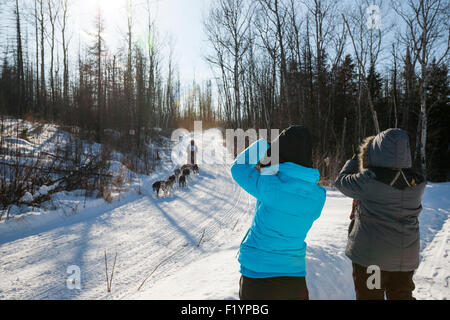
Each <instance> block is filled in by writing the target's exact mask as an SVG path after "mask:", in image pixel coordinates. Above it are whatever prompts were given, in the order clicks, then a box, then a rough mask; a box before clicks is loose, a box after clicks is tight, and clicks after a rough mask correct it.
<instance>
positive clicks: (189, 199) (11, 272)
mask: <svg viewBox="0 0 450 320" xmlns="http://www.w3.org/2000/svg"><path fill="white" fill-rule="evenodd" d="M190 139H191V136H190V135H187V136H185V137H184V138H183V139H182V141H181V143H179V144H178V145H177V146H176V148H175V149H174V150H173V152H172V162H170V163H169V162H168V163H167V165H166V166H165V167H164V168H163V169H161V170H159V171H158V172H155V173H154V174H153V175H152V176H150V177H146V176H141V177H140V180H139V182H138V184H139V187H140V190H141V192H140V193H139V192H138V191H137V190H135V189H131V190H130V191H129V192H127V193H126V194H123V195H122V196H121V197H120V200H117V199H116V200H115V201H113V203H111V204H108V203H106V202H104V201H103V200H102V199H89V200H88V202H89V203H88V204H87V205H86V208H85V209H81V210H78V213H77V214H73V215H67V214H62V213H61V212H58V211H56V212H53V213H52V212H49V213H47V214H45V215H40V216H27V217H25V218H24V219H21V220H14V221H10V222H8V223H3V224H0V274H1V275H2V277H0V299H237V298H238V281H239V277H240V274H239V272H238V269H239V265H238V263H237V260H236V254H237V251H238V248H239V244H240V242H241V240H242V238H243V236H244V234H245V232H246V231H247V228H248V227H249V225H250V222H251V219H252V214H253V210H254V205H255V199H253V198H252V197H251V196H249V195H248V194H246V193H245V192H244V191H242V190H241V189H240V188H239V187H238V186H237V185H236V184H235V183H234V182H233V180H232V178H231V176H230V172H229V167H228V165H224V164H214V160H217V161H216V162H222V160H223V159H214V157H219V155H221V154H226V152H225V148H224V147H223V146H222V143H221V141H220V139H218V136H217V133H216V131H214V130H210V131H208V132H207V133H206V134H205V136H204V141H203V145H200V148H201V147H203V148H204V149H208V148H210V149H211V150H215V151H216V153H208V156H207V157H206V159H204V160H205V162H207V163H211V164H204V165H201V167H200V175H199V176H195V177H192V178H191V179H190V180H189V182H188V188H187V189H186V190H180V189H175V190H174V192H173V194H172V195H171V196H168V197H163V198H156V197H155V196H154V195H153V193H152V190H151V185H152V183H153V182H154V181H155V180H159V179H163V178H164V179H166V178H167V177H168V175H169V174H171V172H172V170H173V169H174V168H175V167H176V166H178V165H180V164H182V163H184V161H185V160H184V158H183V156H182V155H183V154H184V150H185V147H186V146H187V144H188V142H189V140H190ZM25 147H26V146H25ZM217 151H220V152H217ZM226 156H227V157H228V160H230V155H226ZM449 192H450V183H443V184H429V185H428V187H427V189H426V192H425V197H424V201H423V204H424V211H423V212H422V214H421V218H420V224H421V234H422V237H421V239H422V249H421V250H422V251H421V252H422V254H421V258H422V259H421V265H420V268H419V270H418V271H417V273H416V275H415V280H416V287H417V288H416V291H415V295H416V297H417V298H419V299H448V298H450V287H449V270H450V264H449V257H448V250H449V248H450V240H449V235H450V220H449V219H448V216H449V208H450V201H449V199H448V198H447V196H448V194H449ZM72 201H80V202H81V201H84V199H72ZM351 202H352V201H351V199H348V198H346V197H344V196H343V195H342V194H340V193H339V192H338V191H335V190H332V189H328V190H327V202H326V205H325V208H324V210H323V213H322V216H321V217H320V218H319V220H318V221H316V223H315V224H314V226H313V228H312V229H311V231H310V233H309V234H308V238H307V240H306V241H307V243H308V251H307V273H308V276H307V283H308V288H309V290H310V297H311V299H354V292H353V282H352V277H351V263H350V261H349V260H348V259H347V258H346V257H345V254H344V251H345V245H346V236H347V227H348V224H349V219H348V216H349V213H350V208H351ZM50 217H51V218H50ZM105 251H106V252H107V256H108V268H109V269H108V270H109V271H111V266H112V263H113V259H114V256H115V254H116V253H117V263H116V266H115V272H114V278H113V283H112V292H111V293H108V292H107V291H106V280H105V256H104V254H105ZM70 266H77V267H79V270H80V272H81V273H80V279H81V289H80V290H78V289H75V290H70V289H69V288H68V287H67V285H66V280H67V278H68V277H69V276H70V272H69V273H68V268H69V267H70ZM138 288H140V290H138Z"/></svg>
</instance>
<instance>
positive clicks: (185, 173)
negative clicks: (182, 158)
mask: <svg viewBox="0 0 450 320" xmlns="http://www.w3.org/2000/svg"><path fill="white" fill-rule="evenodd" d="M191 172H192V174H193V175H199V168H198V165H197V164H194V165H192V164H185V165H183V166H182V167H181V168H178V169H175V171H174V174H172V175H171V176H170V177H169V178H168V179H167V180H161V181H156V182H155V183H154V184H153V191H154V192H155V193H156V196H157V197H159V192H160V191H162V194H163V195H164V196H170V195H171V194H172V190H173V189H174V187H175V186H176V185H177V184H178V187H179V188H180V189H184V188H186V187H187V181H188V177H190V176H191Z"/></svg>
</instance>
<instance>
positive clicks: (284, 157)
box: [263, 126, 312, 168]
mask: <svg viewBox="0 0 450 320" xmlns="http://www.w3.org/2000/svg"><path fill="white" fill-rule="evenodd" d="M277 147H278V150H279V161H275V160H273V161H271V162H270V163H269V164H267V165H265V166H269V165H275V164H278V163H284V162H292V163H295V164H298V165H301V166H303V167H307V168H312V139H311V134H310V132H309V130H308V129H307V128H306V127H304V126H292V127H289V128H288V129H285V130H284V131H283V132H282V133H281V134H280V136H279V137H278V138H276V139H275V140H274V141H273V142H272V144H271V147H270V149H269V150H268V152H267V155H266V157H271V153H272V149H273V150H276V149H277ZM263 162H264V163H266V161H263Z"/></svg>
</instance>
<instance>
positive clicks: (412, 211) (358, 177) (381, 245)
mask: <svg viewBox="0 0 450 320" xmlns="http://www.w3.org/2000/svg"><path fill="white" fill-rule="evenodd" d="M410 167H411V151H410V146H409V137H408V135H407V133H406V132H405V131H403V130H400V129H389V130H387V131H384V132H382V133H380V134H379V135H378V136H376V137H370V138H368V139H366V141H365V142H364V144H363V145H362V146H361V148H360V155H359V166H358V161H356V160H350V161H348V162H347V163H346V164H345V166H344V168H343V169H342V171H341V173H340V175H339V177H338V178H337V180H336V182H335V186H336V188H337V189H339V190H340V191H341V192H342V193H343V194H344V195H346V196H348V197H351V198H353V199H356V200H357V202H358V205H357V210H356V217H355V220H354V225H353V227H352V229H351V231H350V233H349V237H348V243H347V249H346V255H347V256H348V257H349V258H350V259H351V260H352V262H354V263H357V264H359V265H362V266H365V267H367V266H370V265H377V266H379V267H380V269H381V270H383V271H412V270H415V269H417V267H418V266H419V251H420V234H419V221H418V216H419V214H420V212H421V211H422V205H421V199H422V195H423V192H424V189H425V185H426V181H425V179H424V178H423V176H421V175H419V174H410V171H409V170H408V168H410ZM383 168H390V169H392V170H390V169H383ZM400 169H402V170H401V171H400ZM383 170H384V171H387V172H391V173H393V175H392V177H394V178H393V179H392V182H393V183H392V186H391V183H389V182H387V183H386V181H384V182H382V179H381V177H377V174H379V173H377V172H383ZM397 173H398V175H397ZM401 179H404V180H403V182H405V184H406V188H398V187H395V186H396V184H395V183H397V181H400V180H401ZM384 180H386V179H384ZM389 180H391V178H389Z"/></svg>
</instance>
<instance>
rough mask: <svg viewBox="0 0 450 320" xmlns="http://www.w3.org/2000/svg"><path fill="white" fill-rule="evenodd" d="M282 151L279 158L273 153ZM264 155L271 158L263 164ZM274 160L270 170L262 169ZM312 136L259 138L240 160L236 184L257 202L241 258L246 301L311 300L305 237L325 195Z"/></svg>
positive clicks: (299, 132)
mask: <svg viewBox="0 0 450 320" xmlns="http://www.w3.org/2000/svg"><path fill="white" fill-rule="evenodd" d="M275 146H277V147H278V150H279V157H278V158H279V159H278V160H274V158H276V157H275V156H276V155H275V154H271V153H273V152H271V150H276V149H277V148H276V147H275ZM264 156H266V157H267V158H266V159H264V160H263V161H260V160H261V159H262V158H263V157H264ZM269 157H270V158H271V162H270V163H269V164H268V165H262V164H261V163H266V162H267V161H266V160H268V159H269ZM311 159H312V147H311V136H310V134H309V131H308V130H307V129H306V128H305V127H303V126H293V127H290V128H289V129H286V130H285V131H283V133H282V134H281V135H280V136H279V137H278V138H277V139H276V140H275V141H274V142H273V143H272V148H271V147H270V145H269V144H268V143H267V142H266V141H265V140H264V139H261V140H259V141H257V142H255V143H254V144H252V145H251V146H250V147H249V148H248V149H246V150H245V151H244V152H242V153H241V154H240V155H238V157H237V158H236V160H235V162H234V163H233V165H232V167H231V174H232V176H233V178H234V180H235V181H236V182H237V183H238V184H239V185H240V186H241V187H242V188H243V189H244V190H245V191H247V192H248V193H250V194H251V195H252V196H254V197H255V198H256V199H257V203H256V209H255V216H254V219H253V222H252V225H251V227H250V229H249V230H248V232H247V234H246V236H245V237H244V239H243V241H242V244H241V247H240V254H239V262H240V264H241V269H240V272H241V274H242V277H241V280H240V291H239V295H240V298H241V299H242V300H276V299H283V300H291V299H295V300H297V299H299V300H302V299H303V300H307V299H309V296H308V289H307V286H306V280H305V276H306V271H305V255H306V243H305V238H306V235H307V233H308V231H309V229H310V228H311V226H312V224H313V222H314V221H315V220H316V219H317V218H319V216H320V214H321V212H322V208H323V205H324V203H325V197H326V191H325V189H324V188H323V187H321V186H319V185H317V182H318V181H319V178H320V174H319V171H318V170H317V169H314V168H312V160H311Z"/></svg>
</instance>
